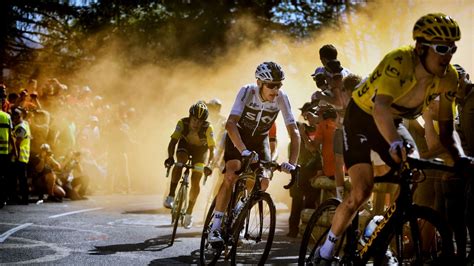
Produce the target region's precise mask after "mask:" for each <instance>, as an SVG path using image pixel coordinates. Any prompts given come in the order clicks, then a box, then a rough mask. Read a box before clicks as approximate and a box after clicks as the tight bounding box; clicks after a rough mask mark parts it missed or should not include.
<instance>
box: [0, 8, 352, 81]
mask: <svg viewBox="0 0 474 266" xmlns="http://www.w3.org/2000/svg"><path fill="white" fill-rule="evenodd" d="M81 4H82V5H81ZM354 6H357V5H356V4H353V3H352V2H351V1H336V0H332V1H325V2H322V1H304V0H299V1H297V0H293V1H276V0H268V1H263V0H257V1H248V0H233V1H226V0H216V1H197V0H161V1H150V0H136V1H127V0H98V1H83V2H77V1H57V0H56V1H53V0H20V1H14V0H3V1H0V8H1V10H2V11H0V12H1V15H2V16H3V17H4V18H5V19H4V23H3V24H2V25H1V26H0V27H1V29H0V38H1V39H0V52H1V54H0V56H1V60H0V61H1V66H0V67H1V68H2V69H9V70H10V72H11V74H10V77H14V78H15V79H17V80H18V79H25V78H36V77H38V76H40V75H41V72H40V71H39V70H41V71H42V72H44V73H48V74H54V75H58V76H67V75H68V74H70V73H74V71H76V70H77V69H79V68H81V67H87V66H89V65H92V64H94V62H95V60H96V59H97V58H98V56H99V55H100V54H103V53H104V52H107V51H110V50H111V48H115V50H116V51H119V53H118V55H117V56H118V59H119V60H121V61H122V63H124V65H128V66H129V67H131V68H133V67H134V66H137V65H141V64H169V63H170V62H172V61H173V60H177V59H183V58H186V59H188V60H194V61H196V62H202V63H204V64H205V63H209V62H210V61H212V59H213V58H215V56H218V55H219V54H221V53H223V52H226V49H227V48H228V47H229V46H230V45H233V44H235V43H236V42H237V43H238V42H244V41H248V40H246V38H247V37H252V38H253V39H252V41H253V42H254V43H255V44H256V45H258V43H259V42H261V41H262V40H265V38H268V37H269V36H270V35H271V34H274V33H276V32H277V33H280V34H286V35H289V36H290V37H293V38H307V37H309V36H310V33H311V32H314V31H316V30H318V29H320V28H321V27H322V26H323V25H337V24H335V21H336V20H337V18H338V17H339V16H340V15H341V14H343V13H344V12H345V11H346V10H347V9H348V8H352V7H354ZM244 17H246V18H252V23H254V24H255V27H256V28H257V29H258V34H257V35H250V36H247V35H245V34H246V33H245V32H240V33H238V34H237V36H233V35H232V34H231V33H230V32H231V29H232V28H233V27H234V26H235V25H236V23H237V22H238V21H239V19H241V18H244ZM239 34H240V35H239Z"/></svg>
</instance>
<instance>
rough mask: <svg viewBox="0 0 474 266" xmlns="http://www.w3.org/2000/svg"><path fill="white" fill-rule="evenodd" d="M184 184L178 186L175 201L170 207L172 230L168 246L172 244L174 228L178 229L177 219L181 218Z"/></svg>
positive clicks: (174, 236) (174, 235) (174, 233)
mask: <svg viewBox="0 0 474 266" xmlns="http://www.w3.org/2000/svg"><path fill="white" fill-rule="evenodd" d="M184 190H185V188H184V186H180V187H179V190H178V196H177V197H176V201H175V202H174V203H173V208H172V209H171V222H172V223H173V232H172V233H171V241H170V246H172V245H173V244H174V240H175V238H176V230H177V229H178V224H179V220H180V219H181V208H182V207H183V198H184V193H185V191H184Z"/></svg>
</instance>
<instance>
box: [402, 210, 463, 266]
mask: <svg viewBox="0 0 474 266" xmlns="http://www.w3.org/2000/svg"><path fill="white" fill-rule="evenodd" d="M411 213H412V215H411V216H409V217H412V218H414V219H416V221H417V223H416V224H415V226H412V223H410V221H409V217H407V219H405V220H404V223H403V235H397V236H396V238H395V240H396V241H397V240H398V241H397V242H398V243H402V245H403V249H402V250H404V251H405V252H403V254H402V255H401V256H400V255H398V254H397V253H398V250H397V249H396V251H395V253H396V254H395V255H396V256H397V258H398V261H400V260H401V263H402V264H404V265H407V264H408V265H424V264H429V265H449V264H453V263H454V264H456V263H455V262H454V260H453V259H454V258H455V256H454V244H453V241H452V239H453V238H452V237H453V235H452V232H451V230H450V228H449V225H448V224H447V222H446V221H445V220H444V219H443V218H442V217H441V215H440V214H439V213H438V212H436V211H435V210H433V209H431V208H429V207H425V206H418V205H413V209H412V211H411ZM426 222H428V223H429V224H431V226H432V229H435V231H434V234H433V235H432V237H431V238H430V239H429V240H430V243H431V244H430V245H428V244H427V242H426V241H425V243H423V239H421V238H420V237H417V238H418V239H419V240H420V249H421V250H420V251H421V257H420V256H419V255H420V254H418V253H419V252H420V251H419V252H416V250H415V251H414V249H415V248H413V246H414V245H415V241H414V240H413V234H415V233H416V234H420V229H423V227H424V228H426V226H427V224H426ZM413 227H415V228H413ZM424 244H426V245H424ZM425 249H426V250H425ZM428 249H429V250H428Z"/></svg>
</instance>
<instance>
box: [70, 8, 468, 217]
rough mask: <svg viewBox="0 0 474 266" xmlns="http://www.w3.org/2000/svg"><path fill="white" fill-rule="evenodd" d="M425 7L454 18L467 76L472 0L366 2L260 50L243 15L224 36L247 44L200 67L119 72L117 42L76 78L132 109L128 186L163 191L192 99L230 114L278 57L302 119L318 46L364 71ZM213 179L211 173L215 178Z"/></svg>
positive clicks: (456, 59) (281, 197) (401, 38)
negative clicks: (316, 29) (179, 125)
mask: <svg viewBox="0 0 474 266" xmlns="http://www.w3.org/2000/svg"><path fill="white" fill-rule="evenodd" d="M430 12H443V13H446V14H448V15H450V16H452V17H453V18H454V19H456V20H457V21H458V23H459V25H460V27H461V33H462V38H461V41H459V42H458V43H457V46H458V50H457V52H456V54H455V55H454V56H453V60H452V63H459V64H461V65H462V66H464V67H465V68H466V70H467V71H468V72H471V73H472V72H473V71H474V65H473V64H474V57H473V53H472V48H473V45H472V44H473V36H474V30H473V25H474V19H473V18H474V2H472V1H435V0H425V1H391V2H388V3H385V1H384V3H375V2H371V3H370V4H367V6H366V7H365V8H363V10H361V11H358V13H356V14H350V15H345V16H344V17H342V18H341V23H340V26H339V27H338V28H334V29H326V30H324V31H322V32H320V33H318V34H317V35H315V36H313V37H312V40H311V41H307V42H301V41H299V42H295V41H294V40H291V39H287V38H284V37H280V36H274V38H272V39H268V40H267V43H264V44H263V45H259V46H258V47H257V46H256V45H255V44H254V43H253V41H252V40H253V36H257V35H258V34H259V29H257V28H255V27H254V26H253V23H252V21H251V20H247V19H242V20H240V21H237V22H236V23H235V27H234V29H233V31H232V32H230V33H229V39H230V41H229V43H232V38H236V37H241V36H246V39H247V40H246V41H245V42H244V44H242V45H241V46H238V47H233V48H231V49H229V52H228V54H227V55H225V56H222V57H221V58H216V59H215V63H214V64H212V65H205V66H203V65H200V64H195V63H193V62H186V61H182V62H175V63H173V64H170V65H167V66H154V65H146V66H142V67H138V68H136V69H133V70H129V71H128V72H127V74H126V75H124V74H123V69H124V66H122V65H120V63H118V60H116V58H117V56H118V54H121V53H124V52H125V51H122V50H121V49H120V46H119V45H118V44H117V46H115V47H110V49H109V51H108V53H107V54H104V55H103V57H102V58H100V59H99V60H98V63H97V65H95V66H94V67H92V68H88V69H84V70H82V71H81V72H80V74H79V75H78V76H81V77H82V78H83V80H85V81H86V83H87V85H89V86H90V87H91V88H93V90H94V91H95V92H100V93H102V95H108V94H113V95H115V97H114V98H115V99H119V100H122V101H125V102H126V103H128V104H129V105H131V106H133V107H135V108H136V110H137V124H136V125H135V132H136V136H135V139H136V141H137V144H136V147H135V148H136V149H137V150H138V151H139V152H138V153H136V155H135V156H139V158H137V159H138V160H135V161H138V165H133V166H131V167H132V168H131V171H132V172H131V178H132V183H133V184H134V185H133V187H134V188H135V190H136V191H137V193H160V194H163V195H164V194H167V193H168V189H169V180H170V178H168V179H166V178H165V168H164V166H163V161H164V160H165V159H166V158H167V146H168V142H169V140H170V135H171V133H172V132H173V130H174V128H175V125H176V122H177V121H178V120H179V119H180V118H182V117H185V116H187V115H188V109H189V106H190V105H191V104H193V103H194V102H196V101H197V100H206V101H207V100H210V99H212V98H215V97H216V98H219V99H220V100H221V101H222V102H223V107H222V114H223V115H224V116H226V117H227V116H228V113H229V111H230V108H231V105H232V103H233V101H234V97H235V95H236V94H237V91H238V90H239V88H240V87H241V86H242V85H244V84H247V83H252V82H255V78H254V71H255V67H256V66H257V65H258V64H259V63H261V62H263V61H275V62H278V63H279V64H281V65H282V67H283V70H284V71H285V73H286V79H285V81H284V85H283V88H282V90H284V91H285V92H286V93H287V94H288V95H289V98H290V102H291V104H292V109H293V113H294V115H295V116H296V117H298V118H299V110H298V108H299V107H301V106H302V104H303V103H304V102H306V101H308V100H309V99H310V96H311V94H312V93H313V92H314V90H315V89H316V86H315V84H314V82H313V80H312V79H311V77H310V74H311V73H312V72H313V71H314V69H315V67H317V66H319V65H321V63H320V61H319V55H318V50H319V48H320V47H321V46H322V45H324V44H328V43H332V44H333V45H335V46H336V47H337V49H338V51H339V56H338V59H339V60H340V61H341V63H342V65H343V66H344V67H346V68H349V69H350V70H351V71H352V72H354V73H356V74H359V75H361V76H366V75H368V74H369V73H370V72H371V71H372V69H373V68H374V67H375V66H376V64H377V63H378V62H379V61H380V60H381V59H382V57H383V56H384V55H385V54H386V53H387V52H389V51H390V50H392V49H395V48H397V47H399V46H401V45H407V44H414V41H413V40H412V28H413V25H414V23H415V21H416V20H417V19H418V18H419V17H420V16H422V15H424V14H426V13H430ZM129 52H133V53H140V49H139V47H137V49H135V50H133V51H129ZM141 56H146V55H141ZM81 82H82V81H81ZM277 124H278V142H279V153H280V156H279V161H280V162H282V161H285V160H287V152H286V151H287V146H288V134H287V133H286V129H285V127H284V123H283V119H282V118H281V115H280V116H279V118H278V119H277ZM102 130H107V129H102ZM216 177H217V176H216V175H215V176H214V177H212V178H213V179H214V180H215V179H216ZM288 180H289V177H288V176H287V175H284V174H276V175H275V177H274V180H273V182H272V184H271V186H270V191H271V193H272V195H273V197H274V198H275V199H276V201H280V202H281V201H283V202H285V203H288V202H289V193H288V192H287V191H284V189H283V188H282V186H283V185H284V184H286V182H288ZM210 185H212V182H209V185H207V187H206V188H203V189H201V194H200V201H202V200H203V199H204V198H207V197H208V195H209V191H208V190H209V187H210ZM164 196H166V195H164ZM159 204H161V203H159ZM196 206H197V208H196V210H198V211H199V210H202V209H203V208H204V206H203V205H202V204H199V203H198V204H197V205H196Z"/></svg>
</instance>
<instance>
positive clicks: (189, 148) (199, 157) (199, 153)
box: [176, 138, 208, 165]
mask: <svg viewBox="0 0 474 266" xmlns="http://www.w3.org/2000/svg"><path fill="white" fill-rule="evenodd" d="M207 150H208V148H207V147H206V146H197V145H192V144H189V143H188V142H187V141H186V140H185V139H184V138H181V139H180V140H179V142H178V149H177V150H176V152H185V153H187V154H188V155H191V156H192V157H193V158H192V160H191V161H192V164H193V165H195V164H198V163H201V164H203V163H204V159H205V156H206V152H207Z"/></svg>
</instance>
